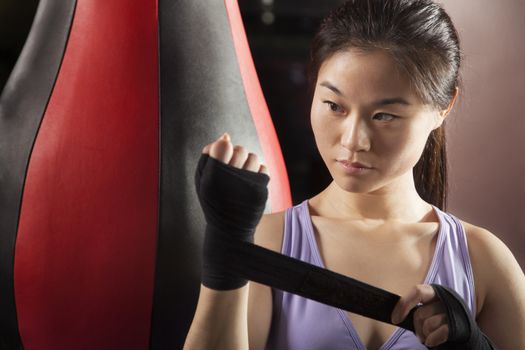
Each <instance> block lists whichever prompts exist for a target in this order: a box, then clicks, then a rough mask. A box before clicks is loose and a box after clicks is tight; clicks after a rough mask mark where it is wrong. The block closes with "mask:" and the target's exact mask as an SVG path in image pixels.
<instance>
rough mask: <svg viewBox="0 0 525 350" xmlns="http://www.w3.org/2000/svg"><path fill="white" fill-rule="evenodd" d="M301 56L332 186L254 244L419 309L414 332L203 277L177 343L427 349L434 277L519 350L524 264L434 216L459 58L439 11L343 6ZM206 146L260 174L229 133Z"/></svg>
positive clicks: (442, 184) (445, 324) (444, 319)
mask: <svg viewBox="0 0 525 350" xmlns="http://www.w3.org/2000/svg"><path fill="white" fill-rule="evenodd" d="M311 59H312V61H311V77H312V79H311V83H312V88H313V99H312V107H311V125H312V129H313V133H314V136H315V141H316V144H317V147H318V149H319V152H320V154H321V156H322V158H323V160H324V162H325V164H326V166H327V167H328V170H329V171H330V174H331V175H332V178H333V181H332V182H331V183H330V184H329V185H328V187H327V188H326V189H325V190H323V191H322V192H321V193H319V194H317V195H316V196H314V197H312V198H310V199H308V200H306V201H304V202H303V203H301V204H299V205H296V206H294V207H293V208H289V209H288V210H286V211H285V212H278V213H273V214H268V215H264V216H263V217H262V219H261V220H260V222H259V223H258V225H257V228H256V232H255V243H256V244H257V245H260V246H263V247H266V248H268V249H271V250H274V251H276V252H280V253H282V254H285V255H288V256H291V257H294V258H296V259H301V260H304V261H306V262H308V263H311V264H314V265H318V266H321V267H323V268H326V269H328V270H332V271H335V272H338V273H341V274H344V275H347V276H352V277H353V278H356V279H358V280H361V281H363V282H366V283H368V284H371V285H374V286H377V287H380V288H383V289H385V290H388V291H391V292H393V293H396V294H398V295H401V296H402V298H401V299H400V301H399V302H398V304H397V305H396V307H395V309H394V311H393V313H392V321H393V323H396V324H397V323H399V322H400V321H401V320H403V319H404V318H405V317H406V316H407V314H408V313H409V311H410V310H411V309H412V308H414V307H416V306H418V308H417V311H416V312H415V314H414V326H415V333H413V332H410V331H406V330H404V329H402V328H398V327H396V326H394V325H391V324H387V323H382V322H379V321H375V320H372V319H368V318H364V317H362V316H359V315H356V314H352V313H348V312H345V311H343V310H340V309H336V308H334V307H330V306H327V305H324V304H321V303H317V302H315V301H311V300H309V299H305V298H302V297H299V296H296V295H293V294H290V293H286V292H283V291H280V290H277V289H272V288H270V287H267V286H264V285H261V284H257V283H254V282H250V283H249V284H247V285H244V286H241V287H239V288H235V289H231V290H214V289H212V288H208V287H206V286H205V285H202V286H201V294H200V297H199V303H198V306H197V311H196V314H195V318H194V320H193V323H192V326H191V329H190V332H189V333H188V337H187V340H186V345H185V348H186V349H248V348H249V349H251V350H253V349H264V348H265V347H266V348H268V349H301V350H307V349H365V348H366V349H380V348H381V349H397V350H398V349H426V347H436V346H438V345H440V344H444V343H445V342H446V341H447V340H448V339H449V337H450V336H451V334H450V330H451V324H450V322H451V320H450V318H451V317H450V314H448V313H447V312H446V310H445V309H446V305H445V304H444V303H443V302H442V300H440V299H439V298H438V297H437V295H436V290H435V289H434V288H433V287H432V286H431V284H439V285H445V286H447V287H449V288H451V289H453V290H455V292H457V293H458V295H459V296H460V297H461V298H462V299H463V302H464V305H465V306H466V308H467V309H468V312H470V313H471V317H472V320H475V323H474V326H477V327H479V329H480V330H481V331H482V332H483V333H484V334H485V335H486V337H487V339H490V340H491V341H492V343H493V345H494V346H495V347H496V348H497V349H501V350H507V349H508V350H510V349H525V277H524V274H523V272H522V270H521V268H520V267H519V265H518V263H517V262H516V260H515V258H514V257H513V255H512V253H511V252H510V251H509V249H508V248H507V247H506V246H505V245H504V244H503V243H502V242H501V241H500V240H499V239H498V238H497V237H496V236H495V235H494V234H492V233H491V232H489V231H488V230H486V229H484V228H481V227H478V226H475V225H472V224H469V223H467V222H465V221H462V220H459V219H457V218H456V217H455V216H453V215H452V214H450V213H447V212H446V211H445V202H446V184H447V181H446V180H447V173H446V152H445V134H444V121H445V120H446V118H447V115H448V114H449V112H450V110H451V109H452V107H453V105H454V101H455V100H456V98H457V96H458V94H459V91H460V89H459V87H460V84H459V67H460V62H461V53H460V49H459V41H458V36H457V32H456V30H455V28H454V26H453V24H452V22H451V20H450V18H449V16H448V15H447V14H446V13H445V11H444V10H443V9H442V8H441V7H440V6H439V5H437V4H435V3H434V2H433V1H431V0H368V1H363V0H353V1H348V2H347V3H345V4H344V5H343V6H341V7H340V8H338V9H336V10H335V11H333V12H332V13H331V14H330V15H329V16H328V17H327V18H326V19H325V20H324V21H323V23H322V25H321V28H320V30H319V32H318V33H317V35H316V37H315V39H314V41H313V46H312V55H311ZM203 153H204V154H207V155H209V157H211V158H214V159H216V160H218V161H220V162H222V163H224V164H227V165H229V166H231V167H233V168H238V169H244V170H248V171H251V172H254V173H266V174H267V170H266V168H265V166H264V165H263V164H261V163H260V162H259V160H258V158H257V156H256V155H255V154H253V153H250V152H249V150H247V149H245V148H244V147H242V146H240V145H236V146H234V145H233V144H232V141H231V140H230V138H229V136H228V135H227V134H225V135H223V136H222V137H220V138H219V139H218V140H216V141H215V142H213V143H211V144H209V145H206V146H205V147H204V149H203ZM447 315H449V316H447ZM471 328H472V326H471Z"/></svg>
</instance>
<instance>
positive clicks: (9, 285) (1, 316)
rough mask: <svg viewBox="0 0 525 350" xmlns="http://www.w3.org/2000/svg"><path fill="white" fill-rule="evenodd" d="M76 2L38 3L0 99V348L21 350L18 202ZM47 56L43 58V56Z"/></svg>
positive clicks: (50, 1) (67, 36)
mask: <svg viewBox="0 0 525 350" xmlns="http://www.w3.org/2000/svg"><path fill="white" fill-rule="evenodd" d="M76 3H77V1H76V0H73V1H61V0H41V1H40V3H39V5H38V8H37V11H36V14H35V18H34V20H33V24H32V27H31V30H30V32H29V35H28V37H27V40H26V43H25V44H24V48H23V50H22V52H21V54H20V56H19V58H18V60H17V63H16V65H15V67H14V69H13V72H12V73H11V76H10V78H9V80H8V81H7V84H6V85H5V88H4V90H3V92H2V96H1V97H0V163H2V164H4V166H9V167H10V169H9V170H10V171H9V172H8V171H6V170H4V174H0V175H1V178H0V180H1V181H2V183H0V332H1V333H0V344H2V346H6V347H7V348H9V349H22V348H23V345H22V343H23V339H21V338H20V333H19V327H18V319H17V311H16V310H17V308H16V300H15V290H14V277H15V276H14V264H15V245H16V239H17V233H18V225H19V219H20V208H21V205H22V203H21V200H22V195H23V191H24V185H25V179H26V175H27V170H28V165H29V161H30V158H31V154H32V151H33V147H34V143H35V140H36V137H37V135H38V131H39V129H40V125H41V123H42V120H43V118H44V115H45V112H46V109H47V105H48V103H49V100H50V97H51V94H52V91H53V89H54V86H55V83H56V80H57V77H58V73H59V71H60V67H61V65H62V60H63V57H64V52H65V48H66V45H67V42H68V39H69V34H70V30H71V24H72V20H73V17H74V13H75V8H76ZM42 53H47V54H42Z"/></svg>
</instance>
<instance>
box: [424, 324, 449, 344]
mask: <svg viewBox="0 0 525 350" xmlns="http://www.w3.org/2000/svg"><path fill="white" fill-rule="evenodd" d="M447 339H448V325H447V324H444V325H442V326H441V327H439V328H438V329H437V330H436V331H434V332H432V333H431V334H429V335H428V337H427V339H426V340H425V346H426V347H428V348H432V347H435V346H438V345H440V344H443V343H445V342H446V341H447Z"/></svg>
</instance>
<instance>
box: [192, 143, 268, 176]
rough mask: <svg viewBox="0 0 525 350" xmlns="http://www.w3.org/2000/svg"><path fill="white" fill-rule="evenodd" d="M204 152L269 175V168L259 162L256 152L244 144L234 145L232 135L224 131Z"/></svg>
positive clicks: (237, 166)
mask: <svg viewBox="0 0 525 350" xmlns="http://www.w3.org/2000/svg"><path fill="white" fill-rule="evenodd" d="M202 153H204V154H208V155H209V156H210V157H212V158H215V159H217V160H219V161H221V162H223V163H225V164H229V165H231V166H233V167H235V168H239V169H245V170H249V171H253V172H258V173H263V174H266V175H268V169H267V168H266V166H265V165H264V164H261V163H260V162H259V158H258V157H257V155H256V154H255V153H250V152H248V151H247V150H246V149H245V148H244V147H243V146H240V145H236V146H233V145H232V143H231V139H230V135H228V134H227V133H224V134H223V135H222V136H221V137H219V138H218V139H217V140H216V141H214V142H212V143H210V144H208V145H206V146H204V148H203V150H202Z"/></svg>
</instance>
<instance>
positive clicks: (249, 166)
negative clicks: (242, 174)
mask: <svg viewBox="0 0 525 350" xmlns="http://www.w3.org/2000/svg"><path fill="white" fill-rule="evenodd" d="M242 168H243V169H245V170H249V171H253V172H257V171H258V170H259V168H260V163H259V158H258V157H257V155H256V154H255V153H251V152H250V153H248V159H246V162H245V163H244V165H243V167H242Z"/></svg>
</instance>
